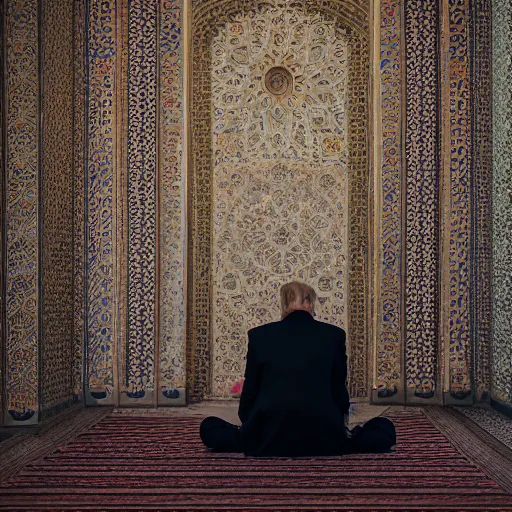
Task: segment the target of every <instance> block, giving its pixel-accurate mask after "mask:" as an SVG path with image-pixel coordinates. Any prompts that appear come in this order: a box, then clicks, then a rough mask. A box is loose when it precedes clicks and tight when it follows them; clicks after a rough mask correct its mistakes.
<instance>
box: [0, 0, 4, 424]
mask: <svg viewBox="0 0 512 512" xmlns="http://www.w3.org/2000/svg"><path fill="white" fill-rule="evenodd" d="M4 4H5V2H0V19H1V20H4V21H3V22H2V23H4V22H5V7H4ZM2 30H3V31H4V26H3V25H2ZM3 33H5V32H3ZM4 43H5V41H4V38H3V37H0V69H2V70H5V62H4V48H5V47H4ZM4 92H5V91H4V82H3V81H2V83H1V84H0V141H2V143H1V144H0V198H1V200H0V263H1V264H2V265H3V262H4V255H5V253H4V219H5V216H4V205H3V197H4V191H5V187H4V177H5V169H4V156H5V152H4V151H5V148H4V140H5V139H4V133H5V128H4V120H5V96H4ZM3 289H4V272H0V290H3ZM0 311H2V312H3V311H4V294H3V293H0ZM3 324H4V316H3V314H0V361H1V362H0V424H3V416H4V364H3V361H4V351H5V348H4V347H5V340H4V325H3Z"/></svg>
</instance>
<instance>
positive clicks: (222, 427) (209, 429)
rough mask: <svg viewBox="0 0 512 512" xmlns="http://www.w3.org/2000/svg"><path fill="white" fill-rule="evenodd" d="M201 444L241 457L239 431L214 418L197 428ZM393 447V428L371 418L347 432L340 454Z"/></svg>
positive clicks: (237, 427) (394, 437)
mask: <svg viewBox="0 0 512 512" xmlns="http://www.w3.org/2000/svg"><path fill="white" fill-rule="evenodd" d="M199 434H200V436H201V440H202V441H203V444H204V445H205V446H206V447H207V448H210V449H211V450H213V451H216V452H231V453H241V452H242V451H243V450H242V438H241V433H240V427H239V426H237V425H232V424H231V423H229V422H227V421H225V420H223V419H221V418H216V417H215V416H209V417H208V418H205V419H204V420H203V421H202V423H201V426H200V427H199ZM395 444H396V432H395V426H394V425H393V423H392V422H391V420H389V419H388V418H381V417H377V418H372V419H371V420H369V421H367V422H366V423H365V424H364V425H362V426H357V427H355V428H354V429H353V430H348V431H347V439H346V443H345V446H344V450H343V453H344V454H349V453H383V452H387V451H389V450H390V449H391V447H392V446H394V445H395Z"/></svg>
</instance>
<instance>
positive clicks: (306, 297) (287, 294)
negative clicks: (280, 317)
mask: <svg viewBox="0 0 512 512" xmlns="http://www.w3.org/2000/svg"><path fill="white" fill-rule="evenodd" d="M279 293H280V295H281V312H282V313H286V312H288V311H290V310H291V309H299V308H304V307H308V306H310V307H311V310H314V308H315V300H316V292H315V290H314V289H313V288H312V287H311V286H309V285H307V284H306V283H301V282H299V281H292V282H291V283H286V284H283V286H281V290H280V291H279Z"/></svg>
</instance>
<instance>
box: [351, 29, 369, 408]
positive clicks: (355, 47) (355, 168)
mask: <svg viewBox="0 0 512 512" xmlns="http://www.w3.org/2000/svg"><path fill="white" fill-rule="evenodd" d="M348 42H349V47H350V57H349V80H348V94H347V116H348V133H349V139H348V169H349V170H348V176H349V199H348V208H349V215H348V217H349V235H348V237H349V243H348V247H349V268H350V274H349V290H348V300H349V304H348V327H349V334H348V338H347V339H348V343H349V345H348V350H349V352H350V368H349V381H348V386H349V393H350V396H351V397H353V398H365V397H367V396H368V373H369V369H368V363H369V360H368V350H369V347H368V336H367V333H368V329H367V300H368V282H367V273H368V244H369V238H368V215H369V208H368V179H369V176H368V174H369V162H368V126H369V121H368V119H369V114H368V102H369V92H368V81H369V48H368V45H367V42H366V41H365V40H364V38H363V37H361V36H359V35H355V34H352V35H351V36H350V37H349V38H348Z"/></svg>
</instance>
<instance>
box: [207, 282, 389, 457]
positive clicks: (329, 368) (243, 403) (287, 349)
mask: <svg viewBox="0 0 512 512" xmlns="http://www.w3.org/2000/svg"><path fill="white" fill-rule="evenodd" d="M315 299H316V293H315V291H314V290H313V288H311V287H310V286H308V285H306V284H304V283H299V282H292V283H288V284H286V285H284V286H283V287H282V288H281V310H282V319H281V321H279V322H273V323H270V324H266V325H262V326H260V327H256V328H254V329H251V330H250V331H249V347H248V352H247V364H246V370H245V381H244V385H243V389H242V395H241V397H240V406H239V409H238V416H239V418H240V421H241V422H242V426H241V427H237V426H235V425H231V424H230V423H228V422H225V421H224V420H222V419H220V418H215V417H209V418H206V419H205V420H204V421H203V423H202V424H201V428H200V434H201V438H202V440H203V442H204V444H205V445H206V446H207V447H208V448H212V449H214V450H216V451H226V452H241V451H243V452H244V453H245V454H246V455H251V456H260V457H262V456H281V457H294V456H316V455H340V454H342V453H347V452H353V451H386V450H388V449H389V448H390V447H391V446H392V445H393V444H394V443H395V438H394V435H395V434H394V427H393V425H392V423H391V422H390V421H389V420H386V419H384V418H374V419H373V420H371V421H370V422H368V423H367V424H366V425H365V426H364V427H363V428H359V429H358V431H357V434H358V435H357V436H356V435H355V436H351V433H350V432H349V431H348V430H347V429H346V428H345V421H344V417H345V415H346V414H347V413H348V410H349V407H350V401H349V396H348V392H347V388H346V379H347V355H346V345H345V343H346V335H345V331H344V330H343V329H340V328H339V327H336V326H334V325H331V324H327V323H324V322H319V321H316V320H315V319H314V318H313V314H314V305H315ZM372 421H373V423H372Z"/></svg>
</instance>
